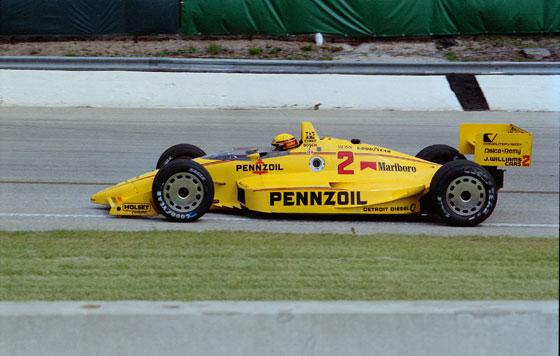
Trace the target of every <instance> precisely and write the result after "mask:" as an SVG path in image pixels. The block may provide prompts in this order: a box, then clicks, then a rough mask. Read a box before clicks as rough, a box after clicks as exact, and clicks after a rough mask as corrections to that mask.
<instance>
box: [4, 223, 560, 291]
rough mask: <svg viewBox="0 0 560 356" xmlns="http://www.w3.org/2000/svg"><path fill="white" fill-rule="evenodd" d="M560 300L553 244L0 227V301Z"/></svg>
mask: <svg viewBox="0 0 560 356" xmlns="http://www.w3.org/2000/svg"><path fill="white" fill-rule="evenodd" d="M557 298H558V239H540V238H526V239H525V238H523V239H520V238H481V237H461V238H457V237H453V238H441V237H427V236H426V237H405V236H397V235H393V236H387V235H377V236H356V235H334V234H309V235H307V234H306V235H303V234H301V235H299V234H272V233H270V234H260V233H248V232H247V233H246V232H236V233H232V232H201V233H196V232H93V231H91V232H78V231H55V232H13V233H12V232H0V300H122V299H127V300H134V299H141V300H286V299H289V300H340V299H343V300H385V299H395V300H414V299H557Z"/></svg>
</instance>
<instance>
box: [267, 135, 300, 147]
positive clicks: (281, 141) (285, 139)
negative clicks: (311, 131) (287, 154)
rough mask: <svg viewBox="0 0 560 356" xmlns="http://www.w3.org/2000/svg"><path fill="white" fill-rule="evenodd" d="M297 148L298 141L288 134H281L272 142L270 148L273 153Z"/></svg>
mask: <svg viewBox="0 0 560 356" xmlns="http://www.w3.org/2000/svg"><path fill="white" fill-rule="evenodd" d="M297 146H299V142H298V140H297V139H296V138H295V137H294V135H292V134H289V133H281V134H279V135H276V137H274V140H272V147H273V148H274V150H275V151H286V150H289V149H292V148H295V147H297Z"/></svg>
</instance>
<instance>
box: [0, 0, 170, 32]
mask: <svg viewBox="0 0 560 356" xmlns="http://www.w3.org/2000/svg"><path fill="white" fill-rule="evenodd" d="M179 12H180V6H179V0H0V35H101V34H136V33H138V34H142V33H177V32H178V31H179Z"/></svg>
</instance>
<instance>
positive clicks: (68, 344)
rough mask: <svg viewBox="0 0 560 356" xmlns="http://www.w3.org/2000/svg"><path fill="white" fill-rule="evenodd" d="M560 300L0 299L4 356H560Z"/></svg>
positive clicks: (0, 337)
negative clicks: (15, 300)
mask: <svg viewBox="0 0 560 356" xmlns="http://www.w3.org/2000/svg"><path fill="white" fill-rule="evenodd" d="M557 337H558V302H557V301H543V302H527V301H524V302H515V301H510V302H500V301H495V302H490V301H488V302H448V301H434V302H272V303H267V302H192V303H182V302H53V303H46V302H30V303H15V302H3V303H0V355H12V356H15V355H43V356H48V355H57V356H63V355H120V356H126V355H135V356H138V355H220V356H222V355H228V356H237V355H240V356H241V355H243V356H246V355H259V356H266V355H321V356H329V355H344V356H352V355H383V356H391V355H415V356H419V355H420V356H421V355H432V356H436V355H445V356H453V355H457V356H460V355H461V356H462V355H465V356H473V355H492V356H500V355H508V356H515V355H523V356H527V355H539V356H547V355H558V339H557Z"/></svg>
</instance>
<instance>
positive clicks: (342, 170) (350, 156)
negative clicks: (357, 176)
mask: <svg viewBox="0 0 560 356" xmlns="http://www.w3.org/2000/svg"><path fill="white" fill-rule="evenodd" d="M337 157H338V159H343V160H344V161H342V162H340V163H339V164H338V174H354V170H353V169H346V167H348V165H350V164H352V162H354V153H352V152H350V151H339V152H338V156H337Z"/></svg>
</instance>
